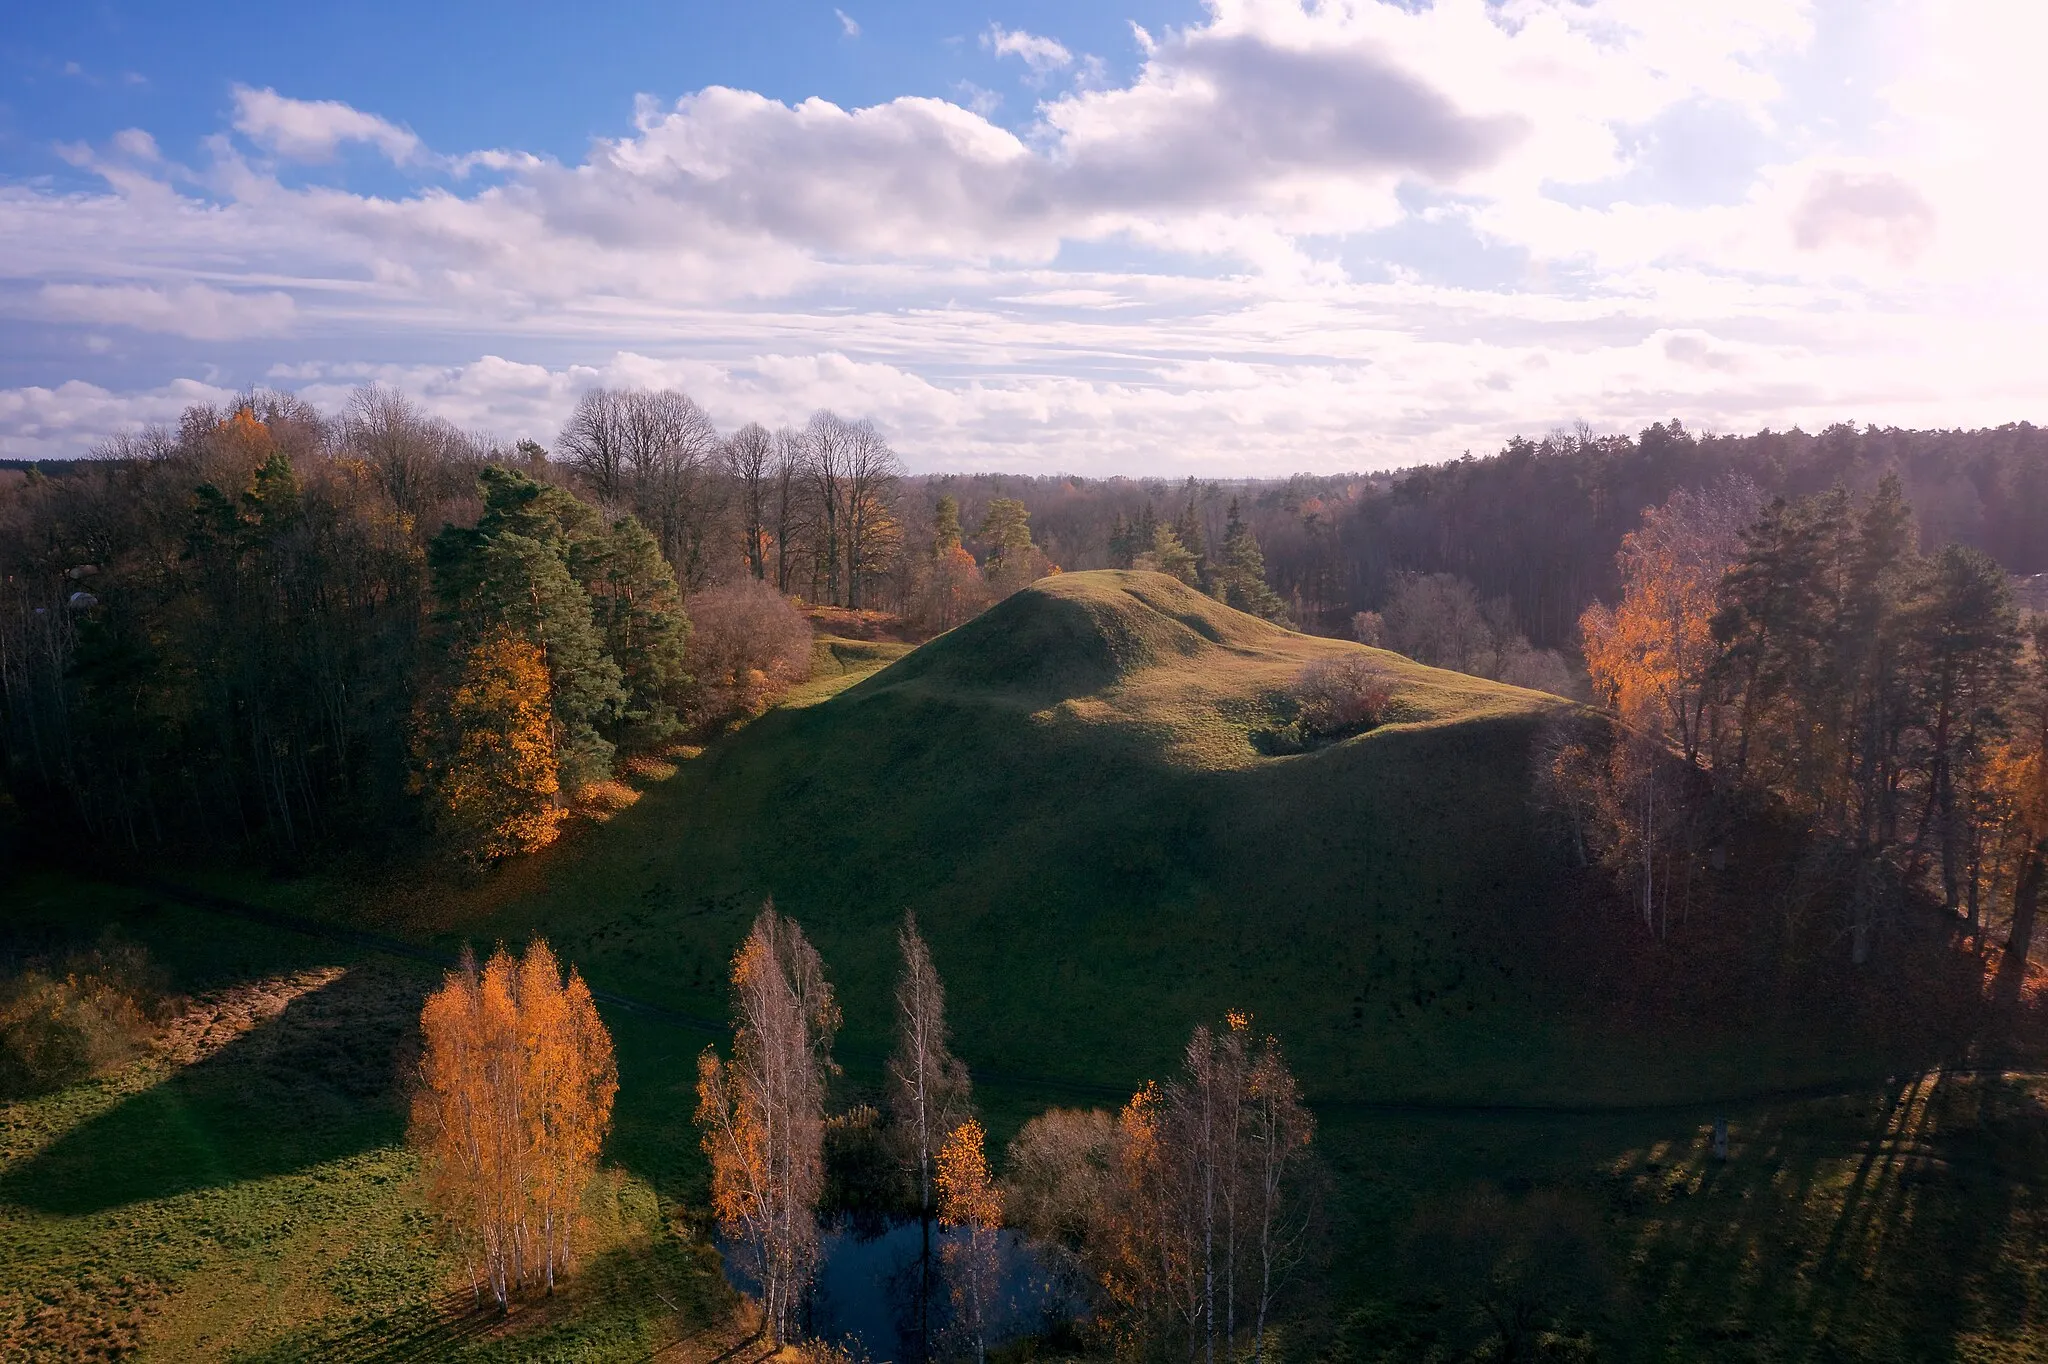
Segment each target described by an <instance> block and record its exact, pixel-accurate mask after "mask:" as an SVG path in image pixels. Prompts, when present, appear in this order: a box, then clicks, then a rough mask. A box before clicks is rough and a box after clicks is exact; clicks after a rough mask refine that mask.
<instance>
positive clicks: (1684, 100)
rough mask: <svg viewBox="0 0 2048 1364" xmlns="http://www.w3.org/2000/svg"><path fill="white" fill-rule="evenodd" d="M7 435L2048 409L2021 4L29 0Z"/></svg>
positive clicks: (1034, 457)
mask: <svg viewBox="0 0 2048 1364" xmlns="http://www.w3.org/2000/svg"><path fill="white" fill-rule="evenodd" d="M9 8H10V13H9V15H8V17H7V21H6V22H5V23H4V24H0V454H4V455H7V456H14V457H22V456H59V455H67V454H75V453H82V452H84V451H86V450H89V449H90V448H92V447H93V446H94V445H96V444H97V443H99V442H101V441H104V440H105V439H106V438H107V437H109V436H110V435H112V434H114V433H116V432H118V431H121V430H124V429H132V428H134V427H135V426H137V425H139V424H142V423H147V422H151V421H164V420H169V419H172V418H174V417H175V415H176V412H177V411H178V409H179V408H180V407H181V406H182V405H183V404H185V403H187V402H191V401H200V400H217V399H219V398H220V397H223V396H225V395H227V394H229V393H232V392H233V391H235V390H237V389H240V388H244V387H247V386H249V385H253V384H265V385H269V386H273V387H279V388H287V389H291V390H294V391H298V392H301V393H303V394H305V395H306V396H307V397H308V398H310V399H311V400H313V401H314V402H316V403H318V404H320V405H322V406H324V407H328V408H330V409H333V408H338V406H339V405H340V404H341V403H342V402H343V401H345V399H346V397H347V394H348V392H349V391H350V389H351V388H352V387H354V386H355V385H358V384H361V383H367V382H379V383H385V384H390V385H393V386H396V387H399V388H403V389H405V390H406V391H408V392H410V393H412V394H413V395H414V396H415V397H417V398H418V399H419V400H420V401H422V402H423V403H425V404H426V405H427V406H429V407H430V408H433V409H434V410H436V411H440V412H442V413H444V414H445V415H447V416H449V417H450V418H451V419H453V420H456V421H458V422H459V423H461V424H463V425H465V426H469V427H474V428H476V429H478V430H480V431H484V432H487V433H489V434H492V435H494V436H499V437H503V438H506V439H513V438H517V437H521V436H533V437H536V438H538V439H541V440H543V441H544V442H545V441H548V440H550V439H551V438H552V435H553V432H554V431H555V429H556V428H557V427H558V426H559V423H560V421H561V418H562V416H563V414H564V413H565V412H566V411H567V409H568V407H569V406H570V405H572V404H573V402H574V400H575V395H576V394H577V392H579V391H580V390H581V389H583V388H585V387H588V386H590V385H592V384H597V383H611V384H645V385H662V386H675V387H680V388H683V389H684V390H685V391H688V392H690V393H691V394H692V395H693V396H695V397H696V398H697V399H698V400H699V401H700V402H702V403H703V404H704V405H705V406H706V408H707V409H708V410H710V412H711V413H712V415H713V416H714V418H716V419H717V420H718V421H719V422H720V423H721V424H722V425H726V426H736V425H738V424H740V423H741V422H744V421H748V420H761V421H765V422H769V423H771V424H773V423H777V422H795V421H798V420H800V419H801V418H802V417H803V415H804V414H805V413H806V412H808V411H809V410H811V409H812V408H815V407H818V406H832V407H835V408H837V409H839V410H841V411H843V412H845V413H847V414H848V415H855V416H868V417H872V418H874V419H875V420H876V421H877V422H878V423H879V424H880V425H881V426H882V427H883V428H884V430H885V431H887V432H888V433H889V435H890V437H891V439H892V440H893V441H894V442H895V444H896V445H897V447H898V448H899V449H900V450H901V451H902V452H903V453H904V455H905V457H906V458H907V459H908V460H909V462H910V463H911V464H912V465H913V467H918V468H931V469H938V468H949V469H950V468H1013V469H1028V470H1035V471H1048V472H1049V471H1053V470H1066V471H1072V472H1082V473H1108V472H1131V473H1141V472H1142V473H1173V472H1178V471H1182V470H1188V471H1207V472H1226V473H1267V474H1278V473H1285V472H1289V471H1293V470H1297V469H1321V470H1335V469H1362V468H1371V467H1385V466H1388V465H1394V464H1403V463H1411V462H1415V461H1417V460H1424V459H1437V458H1444V457H1448V456H1454V455H1456V454H1457V453H1458V452H1459V451H1460V450H1462V449H1465V448H1480V449H1484V448H1490V447H1491V446H1493V445H1495V444H1497V443H1498V442H1499V441H1500V440H1502V439H1504V438H1506V437H1507V436H1509V435H1512V434H1515V433H1517V432H1528V433H1536V432H1540V431H1542V430H1544V429H1546V428H1549V427H1553V426H1568V425H1570V424H1571V423H1573V422H1575V421H1581V420H1583V421H1586V422H1589V423H1591V424H1592V425H1593V426H1594V427H1595V428H1596V429H1601V430H1611V429H1631V428H1634V427H1636V426H1640V425H1642V424H1644V423H1646V422H1648V421H1650V420H1655V419H1660V418H1663V417H1669V416H1678V417H1680V418H1683V419H1685V420H1686V421H1687V422H1688V423H1689V424H1691V425H1694V426H1698V427H1706V428H1711V429H1724V430H1725V429H1743V430H1750V429H1756V428H1758V427H1762V426H1766V425H1773V426H1785V425H1790V424H1793V423H1801V424H1805V425H1808V426H1813V425H1816V424H1821V423H1824V422H1827V421H1833V420H1842V419H1856V420H1865V421H1877V422H1892V421H1896V422H1900V423H1911V424H1918V425H1958V424H1975V423H1995V422H2000V421H2008V420H2018V419H2034V420H2039V419H2041V418H2042V417H2043V416H2044V415H2048V414H2044V413H2043V412H2041V411H2040V410H2039V397H2038V395H2039V393H2040V391H2041V388H2040V385H2039V382H2038V379H2037V377H2036V374H2035V369H2036V362H2035V359H2034V357H2036V356H2038V355H2039V354H2041V353H2042V342H2043V341H2044V340H2048V337H2044V336H2043V334H2042V330H2043V324H2042V323H2041V322H2040V321H2039V319H2040V318H2041V317H2043V316H2044V315H2048V314H2044V310H2043V308H2042V306H2041V305H2042V304H2043V303H2044V302H2048V298H2044V297H2043V295H2044V292H2048V291H2044V289H2043V288H2042V285H2043V282H2044V280H2043V272H2042V269H2041V266H2040V263H2039V255H2040V253H2039V251H2038V249H2037V247H2036V245H2035V242H2034V236H2035V230H2034V228H2033V227H2032V226H2031V225H2030V224H2034V223H2038V222H2039V221H2041V220H2042V218H2043V216H2044V214H2043V210H2044V209H2048V204H2044V203H2043V202H2042V199H2043V191H2042V190H2041V189H2040V188H2038V187H2037V186H2036V184H2035V181H2037V180H2038V179H2039V177H2038V151H2037V150H2036V147H2037V144H2038V141H2039V138H2040V135H2041V133H2042V132H2043V131H2044V128H2048V95H2044V94H2043V93H2042V92H2041V89H2040V85H2041V83H2040V82H2039V81H2038V80H2037V79H2036V78H2035V73H2034V72H2033V70H2032V64H2031V61H2032V59H2031V57H2030V56H2029V55H2028V54H2030V53H2034V52H2038V51H2039V50H2040V46H2041V43H2042V40H2043V39H2044V38H2048V19H2044V18H2043V16H2042V13H2041V11H2040V10H2039V9H2037V8H2036V7H2033V6H2016V5H2011V4H2006V3H1999V0H1718V3H1717V4H1715V5H1713V6H1681V5H1672V4H1670V3H1668V0H1410V2H1409V3H1403V4H1393V3H1383V2H1382V0H1320V2H1319V3H1306V2H1305V0H1210V3H1206V4H1205V3H1186V4H1183V3H1164V2H1163V0H1111V3H1106V4H1105V3H1101V0H1097V2H1096V3H1086V4H1084V3H1036V4H1017V5H1013V6H1009V7H1003V8H991V9H978V8H974V7H972V6H964V5H960V4H957V3H949V4H938V3H915V4H908V3H893V4H874V5H862V4H851V5H846V6H844V7H841V8H835V7H833V6H831V5H818V4H812V3H800V2H798V0H757V3H754V4H750V5H746V6H736V5H729V4H728V5H701V4H668V5H653V4H639V5H611V6H590V7H586V8H590V9H594V10H599V11H601V12H599V13H597V14H595V15H594V16H592V15H583V14H575V15H573V16H572V15H571V12H570V10H569V9H568V7H565V6H559V5H545V6H544V5H536V4H520V3H500V4H494V5H489V6H486V5H481V4H413V5H405V6H401V5H390V4H380V3H368V4H356V5H351V6H346V7H342V6H319V5H302V6H298V7H279V6H274V5H265V6H258V5H255V4H241V3H233V4H230V3H212V4H191V5H180V6H171V5H167V4H135V3H93V2H92V0H86V2H85V3H77V4H68V5H48V6H33V7H32V6H27V5H21V4H16V5H13V6H10V7H9Z"/></svg>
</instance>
